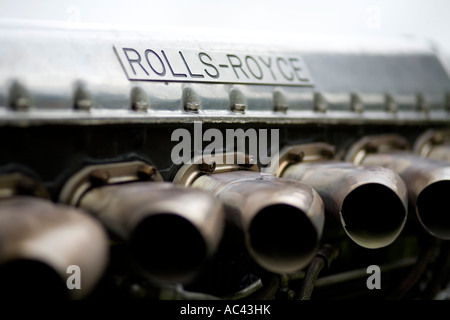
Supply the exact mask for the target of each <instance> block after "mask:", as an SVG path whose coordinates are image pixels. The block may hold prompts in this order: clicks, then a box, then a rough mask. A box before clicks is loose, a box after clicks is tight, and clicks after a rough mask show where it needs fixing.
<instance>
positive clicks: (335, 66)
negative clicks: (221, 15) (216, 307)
mask: <svg viewBox="0 0 450 320" xmlns="http://www.w3.org/2000/svg"><path fill="white" fill-rule="evenodd" d="M0 43H1V46H0V70H1V72H0V137H1V141H2V152H1V153H0V221H1V223H0V282H1V283H2V284H1V285H0V290H1V292H2V295H4V296H7V297H10V296H15V295H16V296H18V297H24V296H30V297H36V296H41V297H44V296H45V297H52V298H66V299H92V300H95V299H102V298H129V299H142V300H145V299H148V300H161V299H188V300H191V299H192V300H196V299H224V300H228V299H232V300H241V301H248V300H255V299H261V300H264V299H267V300H272V299H276V300H308V299H311V300H334V299H346V300H351V299H446V298H447V291H446V290H447V286H448V283H449V280H450V274H449V273H448V267H449V264H450V261H449V245H448V240H449V239H450V218H449V217H450V215H449V214H448V211H449V210H450V209H449V208H448V202H447V201H446V195H447V193H448V192H449V190H450V162H448V160H449V159H450V134H449V132H450V131H449V123H450V78H449V74H448V72H447V70H446V66H445V64H444V63H443V62H442V59H441V57H440V55H439V53H438V52H436V51H435V50H434V49H433V48H432V46H431V45H429V44H428V43H426V42H423V41H420V40H417V39H409V38H398V39H377V40H373V39H359V40H354V39H342V40H341V41H332V40H330V39H312V38H310V39H303V38H299V39H293V40H292V42H291V43H286V44H283V45H280V44H277V45H272V44H269V43H256V41H248V42H239V41H233V39H229V40H227V39H223V40H221V41H218V40H217V39H215V38H213V37H210V36H207V35H201V34H198V35H196V34H184V35H183V34H173V33H160V32H156V31H152V30H140V31H136V30H125V29H123V30H119V29H114V28H111V27H104V28H100V27H96V28H87V27H74V28H68V27H64V26H61V25H58V24H50V23H49V24H45V23H41V24H14V23H3V24H2V25H1V28H0ZM80 271H81V275H80V273H79V272H80Z"/></svg>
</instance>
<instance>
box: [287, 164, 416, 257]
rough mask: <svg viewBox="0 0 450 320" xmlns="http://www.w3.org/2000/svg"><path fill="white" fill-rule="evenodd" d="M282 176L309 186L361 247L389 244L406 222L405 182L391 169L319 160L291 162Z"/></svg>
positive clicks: (406, 199) (377, 246)
mask: <svg viewBox="0 0 450 320" xmlns="http://www.w3.org/2000/svg"><path fill="white" fill-rule="evenodd" d="M281 177H283V178H289V179H294V180H299V181H303V182H305V183H306V184H309V185H310V186H312V187H313V188H314V189H315V190H316V191H317V192H318V193H319V195H320V196H321V197H322V199H323V201H324V204H325V210H326V212H328V213H330V214H331V215H334V216H335V217H336V218H337V219H338V220H339V221H341V223H342V225H343V227H344V230H345V232H346V233H347V235H348V236H349V237H350V238H351V239H352V240H353V241H354V242H355V243H357V244H358V245H360V246H362V247H365V248H370V249H376V248H381V247H385V246H387V245H389V244H391V243H392V242H393V241H394V240H395V239H396V238H397V237H398V236H399V235H400V233H401V231H402V229H403V227H404V225H405V223H406V217H407V206H408V198H407V190H406V186H405V184H404V183H403V181H402V180H401V179H400V177H399V176H398V175H397V174H395V173H394V172H392V171H391V170H388V169H385V168H382V167H368V166H367V167H366V166H364V167H363V166H355V165H353V164H351V163H345V162H339V161H326V162H322V161H320V162H309V163H308V162H305V163H295V164H291V165H289V166H287V167H286V168H285V169H284V170H283V171H282V172H281Z"/></svg>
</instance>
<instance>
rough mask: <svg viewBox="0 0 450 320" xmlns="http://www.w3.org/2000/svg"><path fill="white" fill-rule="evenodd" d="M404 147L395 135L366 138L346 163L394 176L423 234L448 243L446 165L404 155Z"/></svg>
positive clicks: (448, 180) (449, 177)
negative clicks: (378, 168)
mask: <svg viewBox="0 0 450 320" xmlns="http://www.w3.org/2000/svg"><path fill="white" fill-rule="evenodd" d="M406 146H407V143H406V141H405V140H404V139H403V138H401V137H399V136H396V135H383V136H375V137H366V138H364V139H362V140H361V141H359V142H357V143H356V144H355V145H354V146H353V147H352V148H351V149H350V152H349V153H348V155H347V159H348V160H350V161H353V162H355V163H361V164H365V165H377V166H383V167H386V168H388V169H391V170H393V171H395V172H397V173H398V174H399V175H400V177H401V178H402V179H403V181H404V182H405V184H406V186H407V188H408V194H409V200H410V201H411V203H412V204H413V205H414V206H415V208H416V214H417V217H418V219H419V221H420V223H421V224H422V226H423V227H424V228H425V230H426V231H427V232H428V233H430V234H431V235H433V236H435V237H437V238H440V239H444V240H449V239H450V215H449V214H448V201H447V195H448V191H449V190H450V164H449V163H447V162H445V161H438V160H432V159H424V158H421V157H419V156H417V155H414V154H412V153H410V152H407V151H405V148H406ZM402 149H403V150H402Z"/></svg>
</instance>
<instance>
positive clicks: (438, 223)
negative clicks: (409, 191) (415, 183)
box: [417, 180, 450, 240]
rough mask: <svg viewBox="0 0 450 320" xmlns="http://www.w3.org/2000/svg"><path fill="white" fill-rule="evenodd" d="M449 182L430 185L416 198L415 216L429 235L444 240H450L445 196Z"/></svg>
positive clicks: (448, 215)
mask: <svg viewBox="0 0 450 320" xmlns="http://www.w3.org/2000/svg"><path fill="white" fill-rule="evenodd" d="M449 190H450V181H449V180H444V181H438V182H435V183H432V184H430V185H429V186H427V187H426V188H425V189H423V190H422V192H420V193H419V195H418V197H417V215H418V217H419V219H420V222H421V223H422V225H423V226H424V227H425V229H427V231H428V232H429V233H431V234H432V235H434V236H435V237H438V238H440V239H444V240H450V214H449V213H448V211H447V210H445V208H447V207H448V199H447V196H448V194H449Z"/></svg>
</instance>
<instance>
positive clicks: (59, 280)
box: [0, 196, 109, 299]
mask: <svg viewBox="0 0 450 320" xmlns="http://www.w3.org/2000/svg"><path fill="white" fill-rule="evenodd" d="M108 252H109V251H108V242H107V237H106V233H105V231H104V229H103V228H102V227H101V225H99V224H98V223H97V222H96V221H95V220H94V219H92V218H91V217H90V216H89V215H87V214H85V213H83V212H82V211H81V210H78V209H74V208H71V207H68V206H64V205H56V204H53V203H51V202H50V201H47V200H43V199H39V198H36V197H30V196H15V197H11V198H5V199H2V200H0V286H1V290H2V295H6V296H7V297H14V298H20V299H23V298H26V297H28V298H34V299H35V298H39V299H40V298H45V299H61V298H68V299H80V298H83V297H86V296H87V295H88V294H89V293H90V292H91V291H92V289H93V288H94V286H95V285H96V283H97V282H98V280H99V279H100V277H101V276H102V275H103V271H104V270H105V268H106V265H107V261H108ZM72 267H74V269H73V270H72ZM75 268H79V269H75ZM76 270H78V271H79V278H78V280H79V287H77V283H76V281H77V280H74V281H75V282H74V283H72V282H71V281H69V280H70V279H69V277H70V276H71V274H72V273H74V274H75V272H78V271H76ZM68 282H71V284H72V285H74V286H75V287H69V285H68Z"/></svg>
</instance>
